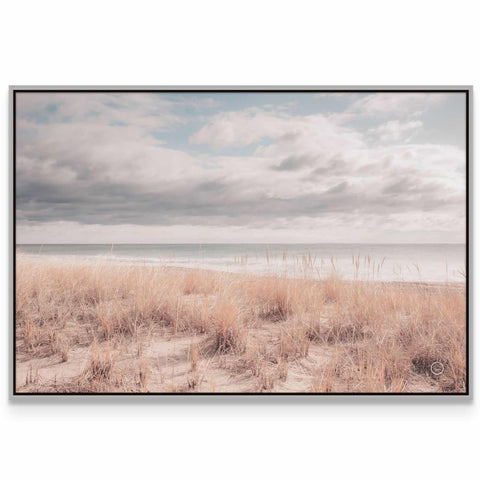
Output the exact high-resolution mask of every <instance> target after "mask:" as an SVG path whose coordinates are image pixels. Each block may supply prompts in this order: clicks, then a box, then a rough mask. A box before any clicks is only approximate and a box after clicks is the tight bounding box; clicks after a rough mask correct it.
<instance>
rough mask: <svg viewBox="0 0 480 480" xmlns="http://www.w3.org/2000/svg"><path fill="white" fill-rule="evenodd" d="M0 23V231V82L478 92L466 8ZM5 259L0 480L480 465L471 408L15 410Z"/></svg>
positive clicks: (473, 35)
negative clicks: (428, 87)
mask: <svg viewBox="0 0 480 480" xmlns="http://www.w3.org/2000/svg"><path fill="white" fill-rule="evenodd" d="M0 18H1V20H0V22H1V25H0V36H1V40H0V48H1V56H0V69H1V72H2V73H1V89H0V90H1V94H0V98H1V111H2V112H3V113H2V114H1V115H0V122H1V128H0V132H1V137H0V138H1V139H2V159H3V160H2V162H1V167H0V168H1V172H2V187H3V188H2V191H3V193H2V196H1V198H2V208H1V211H0V212H1V217H2V225H3V227H4V228H5V229H6V230H7V225H8V196H7V192H8V167H7V165H8V161H7V158H8V136H7V132H8V128H7V124H8V115H7V105H8V85H9V84H13V85H15V84H16V85H22V84H24V85H27V84H28V85H55V84H56V85H63V84H65V85H67V84H69V85H449V84H455V85H472V84H473V85H474V87H475V88H480V82H479V80H480V78H479V77H480V72H479V61H478V45H479V44H480V42H479V35H478V33H477V32H478V18H479V17H478V12H476V11H475V2H473V1H471V2H468V1H459V0H457V1H456V2H451V1H449V2H445V1H440V0H436V1H424V2H419V1H418V0H416V1H410V0H404V1H402V2H397V3H393V2H385V1H368V0H363V1H352V2H345V1H338V0H336V1H330V2H325V3H321V2H318V1H312V2H308V1H301V0H297V1H295V2H291V1H290V2H284V1H279V0H276V1H271V2H269V1H265V2H260V1H259V0H255V1H246V0H244V1H242V2H238V3H235V4H234V3H232V2H227V1H208V0H203V1H192V2H182V1H178V0H177V1H175V2H173V1H171V2H168V3H161V2H159V1H151V2H149V1H141V0H137V1H135V2H125V1H120V0H116V1H103V2H100V1H98V0H95V1H90V0H84V1H82V2H78V3H75V4H73V3H72V2H65V1H49V0H43V1H41V2H39V1H36V2H35V1H25V0H24V1H21V2H13V1H11V2H8V4H5V3H3V6H2V7H1V12H0ZM475 93H477V92H475ZM474 104H475V107H474V109H475V110H476V111H478V110H477V109H478V102H477V101H475V102H474ZM479 124H480V123H479V122H478V121H477V122H476V125H475V135H474V137H475V140H478V135H477V133H478V125H479ZM1 252H2V256H1V262H2V264H1V271H2V272H3V274H2V277H1V281H2V288H1V289H0V293H1V300H2V312H3V322H2V325H1V327H0V331H1V336H2V338H1V344H0V345H1V350H2V352H3V353H2V355H1V359H2V362H1V363H2V364H1V370H0V373H1V377H0V389H1V391H0V439H1V445H0V458H2V462H1V463H0V472H1V473H0V475H2V476H3V478H12V477H16V478H30V477H34V478H49V479H56V478H74V479H75V478H87V477H88V478H102V477H103V478H130V479H131V478H145V477H147V476H148V477H153V478H161V477H163V478H184V477H185V478H187V477H190V478H193V477H195V478H197V477H200V478H203V477H205V478H246V477H247V476H251V477H254V478H260V477H265V478H287V477H289V478H303V477H308V478H310V477H323V478H368V479H376V478H382V479H383V478H407V477H408V478H435V479H443V478H452V477H455V478H470V477H472V476H473V475H475V470H476V471H477V473H478V470H479V469H480V467H479V466H478V464H479V458H478V440H479V438H478V437H479V432H480V412H479V405H478V401H457V402H446V401H441V399H438V398H437V399H435V398H432V399H431V400H427V401H423V402H422V401H420V400H418V399H415V398H400V399H395V398H381V399H375V400H371V399H368V398H354V399H350V398H342V399H340V400H335V399H332V398H312V397H310V398H307V399H302V398H301V399H298V400H293V399H284V398H275V399H265V398H261V399H257V400H255V399H253V398H245V399H240V400H235V399H233V398H224V399H220V400H215V401H214V400H212V399H208V398H196V399H191V398H190V399H189V398H182V399H180V400H178V399H177V400H176V399H174V398H169V399H161V398H149V399H139V400H138V401H135V402H134V401H129V402H126V401H123V402H114V401H113V400H111V401H105V400H102V399H94V401H84V400H79V399H74V398H71V399H68V400H65V401H63V402H61V403H58V402H57V403H54V402H51V401H50V402H39V401H37V402H34V401H29V402H21V401H11V400H9V399H8V389H7V384H8V356H9V352H8V348H7V347H8V336H7V333H8V322H9V318H8V307H7V304H8V302H7V299H8V275H7V272H8V237H7V233H6V231H5V234H4V235H2V250H1ZM472 267H473V264H472ZM475 290H477V289H475ZM472 320H473V318H472ZM478 331H479V329H477V331H476V332H475V336H476V337H477V338H476V339H475V340H478ZM476 343H477V344H478V342H476ZM476 363H477V365H475V369H476V374H475V379H474V380H476V382H478V371H479V369H478V362H476ZM476 382H475V383H476ZM475 442H476V443H477V444H476V445H475Z"/></svg>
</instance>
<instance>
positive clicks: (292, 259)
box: [17, 244, 466, 282]
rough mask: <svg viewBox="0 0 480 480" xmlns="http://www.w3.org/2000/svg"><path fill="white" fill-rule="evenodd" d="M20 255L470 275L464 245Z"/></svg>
mask: <svg viewBox="0 0 480 480" xmlns="http://www.w3.org/2000/svg"><path fill="white" fill-rule="evenodd" d="M17 254H23V255H28V256H33V257H38V258H49V257H51V258H55V259H57V260H61V261H74V262H107V263H115V264H117V263H118V264H125V265H163V266H177V267H188V268H206V269H212V270H221V271H228V272H241V273H254V274H281V275H286V276H289V277H310V278H325V277H328V276H329V275H331V274H332V273H336V274H338V275H340V276H341V277H343V278H345V279H350V280H354V279H358V280H380V281H420V282H445V281H447V282H464V281H465V272H466V248H465V245H464V244H388V245H387V244H383V245H376V244H116V245H110V244H109V245H105V244H79V245H73V244H68V245H53V244H44V245H32V244H29V245H26V244H21V245H17Z"/></svg>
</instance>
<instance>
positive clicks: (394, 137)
mask: <svg viewBox="0 0 480 480" xmlns="http://www.w3.org/2000/svg"><path fill="white" fill-rule="evenodd" d="M422 126H423V122H422V121H420V120H412V121H410V122H399V121H398V120H390V121H388V122H386V123H383V124H381V125H379V126H378V127H375V128H370V129H369V130H368V131H369V133H371V134H374V135H377V136H378V139H379V140H380V141H381V142H398V141H399V140H405V141H406V140H410V139H411V138H412V134H415V133H418V131H419V130H420V128H421V127H422Z"/></svg>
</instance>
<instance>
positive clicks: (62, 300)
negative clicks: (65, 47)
mask: <svg viewBox="0 0 480 480" xmlns="http://www.w3.org/2000/svg"><path fill="white" fill-rule="evenodd" d="M468 93H469V92H468V90H460V89H457V90H455V89H450V90H448V89H444V90H440V89H438V90H435V89H423V90H422V89H414V90H409V89H404V90H402V89H397V90H394V89H387V88H385V89H383V90H382V89H376V90H373V89H366V88H365V89H356V90H355V89H353V88H352V89H339V90H332V89H330V90H328V89H323V90H322V89H321V88H318V89H303V90H302V89H294V88H290V89H289V88H283V89H268V88H265V89H248V88H245V89H243V90H241V89H233V88H230V89H229V88H227V87H225V88H217V89H214V88H210V89H203V90H202V89H188V88H183V89H182V88H178V89H158V90H153V89H150V90H148V89H145V90H135V89H110V90H109V89H97V90H95V89H91V90H88V89H83V90H82V89H65V90H62V89H56V90H55V89H48V88H44V89H30V90H29V89H28V88H19V89H16V90H14V91H13V131H14V139H15V140H14V152H13V153H14V171H13V173H14V178H13V187H14V249H15V252H14V332H13V333H14V345H13V352H12V353H13V369H14V375H13V377H14V393H15V394H22V395H35V394H62V395H65V394H98V395H100V394H137V395H145V394H177V395H178V394H183V395H192V394H263V395H266V394H277V395H279V394H310V395H313V394H317V395H318V394H324V395H325V394H329V395H343V394H385V395H387V394H395V395H402V394H403V395H406V394H428V395H431V394H436V395H466V394H468V335H467V333H468V305H467V293H468V275H469V268H468V248H467V245H468V243H467V242H468V218H467V213H468V210H467V205H468V192H467V185H468V143H467V142H468V102H469V98H468Z"/></svg>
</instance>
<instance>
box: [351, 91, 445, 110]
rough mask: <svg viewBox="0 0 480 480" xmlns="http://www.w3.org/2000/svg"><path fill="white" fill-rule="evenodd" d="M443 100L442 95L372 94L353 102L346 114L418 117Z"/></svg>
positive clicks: (443, 96)
mask: <svg viewBox="0 0 480 480" xmlns="http://www.w3.org/2000/svg"><path fill="white" fill-rule="evenodd" d="M445 98H446V96H445V94H443V93H372V94H370V95H367V96H365V97H363V98H360V99H358V100H356V101H355V102H353V104H352V105H351V106H350V107H349V108H348V109H347V113H355V114H361V115H366V116H376V115H377V116H382V115H419V114H420V112H422V113H423V112H424V111H425V110H426V109H427V108H429V107H430V106H432V105H437V104H439V103H441V102H442V101H444V100H445Z"/></svg>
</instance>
